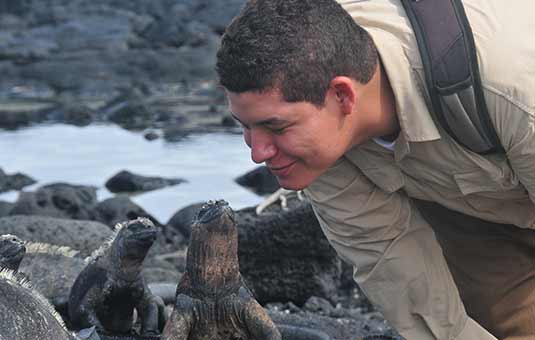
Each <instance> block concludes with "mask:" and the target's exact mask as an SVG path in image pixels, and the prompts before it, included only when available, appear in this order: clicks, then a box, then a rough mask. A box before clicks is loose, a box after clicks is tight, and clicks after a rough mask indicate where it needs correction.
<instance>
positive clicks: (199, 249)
mask: <svg viewBox="0 0 535 340" xmlns="http://www.w3.org/2000/svg"><path fill="white" fill-rule="evenodd" d="M186 270H187V272H188V275H189V276H190V278H191V280H192V285H197V286H199V287H206V288H207V289H210V290H212V291H213V292H217V291H218V290H220V288H223V287H225V286H228V285H235V284H238V283H239V277H240V273H239V264H238V228H237V226H236V222H235V220H234V212H233V211H232V209H231V208H230V207H229V205H228V203H227V202H225V201H223V200H220V201H208V202H207V203H206V204H204V205H203V207H202V208H201V209H200V210H199V213H198V214H197V218H196V219H195V221H194V223H193V227H192V230H191V238H190V244H189V248H188V255H187V260H186Z"/></svg>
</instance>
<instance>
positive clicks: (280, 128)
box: [271, 126, 286, 135]
mask: <svg viewBox="0 0 535 340" xmlns="http://www.w3.org/2000/svg"><path fill="white" fill-rule="evenodd" d="M271 131H273V133H275V134H277V135H280V134H283V133H284V131H286V126H283V127H276V128H275V127H272V128H271Z"/></svg>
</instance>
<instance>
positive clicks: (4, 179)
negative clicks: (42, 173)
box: [0, 169, 36, 192]
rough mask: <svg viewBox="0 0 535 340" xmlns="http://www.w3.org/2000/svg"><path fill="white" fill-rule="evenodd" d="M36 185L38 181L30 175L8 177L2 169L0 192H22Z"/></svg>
mask: <svg viewBox="0 0 535 340" xmlns="http://www.w3.org/2000/svg"><path fill="white" fill-rule="evenodd" d="M34 183H36V181H35V180H34V179H33V178H31V177H30V176H28V175H25V174H22V173H20V172H17V173H15V174H12V175H8V174H6V173H5V172H4V170H2V169H0V192H6V191H11V190H21V189H22V188H24V187H27V186H28V185H32V184H34Z"/></svg>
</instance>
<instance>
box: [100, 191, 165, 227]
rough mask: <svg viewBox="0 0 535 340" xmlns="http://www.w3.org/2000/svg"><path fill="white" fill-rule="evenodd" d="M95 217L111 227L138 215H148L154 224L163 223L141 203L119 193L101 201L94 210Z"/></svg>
mask: <svg viewBox="0 0 535 340" xmlns="http://www.w3.org/2000/svg"><path fill="white" fill-rule="evenodd" d="M93 212H94V215H95V219H96V220H97V221H100V222H102V223H104V224H106V225H108V226H110V227H114V226H115V225H116V224H117V223H119V222H122V221H128V220H133V219H136V218H138V217H147V218H149V219H150V220H151V221H152V222H154V224H156V225H161V224H160V223H159V222H158V221H157V220H156V218H154V217H153V216H151V215H150V214H149V213H148V212H146V211H145V210H144V209H143V208H141V207H140V206H139V205H137V204H135V203H134V202H132V200H131V199H130V198H128V197H127V196H123V195H119V196H115V197H112V198H108V199H106V200H104V201H102V202H99V203H98V204H97V205H96V206H95V208H94V210H93Z"/></svg>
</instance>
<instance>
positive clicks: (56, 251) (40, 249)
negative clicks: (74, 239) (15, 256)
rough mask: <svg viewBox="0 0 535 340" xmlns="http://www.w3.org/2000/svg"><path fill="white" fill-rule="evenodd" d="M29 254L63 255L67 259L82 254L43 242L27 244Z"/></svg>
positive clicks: (68, 248) (65, 247)
mask: <svg viewBox="0 0 535 340" xmlns="http://www.w3.org/2000/svg"><path fill="white" fill-rule="evenodd" d="M25 245H26V253H27V254H49V255H61V256H65V257H75V256H76V255H78V254H79V253H80V252H79V251H78V250H74V249H72V248H70V247H67V246H57V245H54V244H49V243H42V242H26V244H25Z"/></svg>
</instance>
